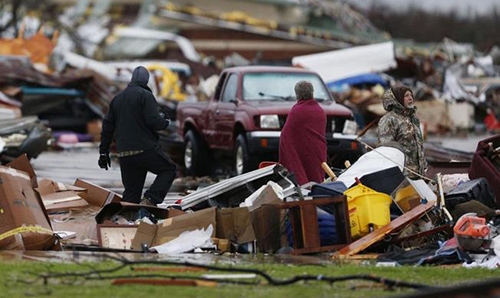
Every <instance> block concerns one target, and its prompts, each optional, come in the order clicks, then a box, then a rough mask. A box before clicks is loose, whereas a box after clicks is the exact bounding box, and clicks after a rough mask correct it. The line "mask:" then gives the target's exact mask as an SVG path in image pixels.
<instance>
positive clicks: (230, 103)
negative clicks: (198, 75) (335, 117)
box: [209, 74, 238, 149]
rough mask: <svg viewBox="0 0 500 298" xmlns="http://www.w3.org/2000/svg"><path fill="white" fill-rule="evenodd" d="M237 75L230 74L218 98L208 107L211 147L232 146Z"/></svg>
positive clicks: (226, 147) (222, 147) (225, 147)
mask: <svg viewBox="0 0 500 298" xmlns="http://www.w3.org/2000/svg"><path fill="white" fill-rule="evenodd" d="M237 81H238V80H237V75H236V74H230V75H229V76H228V77H227V79H226V81H225V84H224V86H223V89H222V91H221V94H220V96H219V100H218V101H216V102H214V105H212V106H211V107H210V108H211V109H213V110H212V111H210V114H211V115H212V117H213V118H212V121H210V122H211V123H210V124H209V125H210V126H212V127H213V128H212V129H211V130H212V131H213V132H214V134H213V135H212V137H213V143H212V145H213V147H215V148H221V149H229V148H232V147H233V142H232V141H233V140H232V138H233V129H234V114H235V109H236V104H235V103H234V100H236V89H237Z"/></svg>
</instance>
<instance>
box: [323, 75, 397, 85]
mask: <svg viewBox="0 0 500 298" xmlns="http://www.w3.org/2000/svg"><path fill="white" fill-rule="evenodd" d="M360 84H371V85H376V84H380V85H382V86H384V87H388V84H387V82H386V80H384V78H383V77H382V76H381V75H379V74H375V73H366V74H362V75H357V76H353V77H349V78H345V79H342V80H338V81H333V82H328V83H327V84H326V85H327V86H328V88H330V89H342V88H343V87H344V85H348V86H354V85H360Z"/></svg>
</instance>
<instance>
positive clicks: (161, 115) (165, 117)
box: [160, 112, 170, 127]
mask: <svg viewBox="0 0 500 298" xmlns="http://www.w3.org/2000/svg"><path fill="white" fill-rule="evenodd" d="M160 117H162V118H163V119H165V120H167V126H166V127H168V126H169V125H170V119H169V118H168V117H167V115H165V113H163V112H160Z"/></svg>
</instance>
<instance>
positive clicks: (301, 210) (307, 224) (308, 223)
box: [280, 196, 351, 254]
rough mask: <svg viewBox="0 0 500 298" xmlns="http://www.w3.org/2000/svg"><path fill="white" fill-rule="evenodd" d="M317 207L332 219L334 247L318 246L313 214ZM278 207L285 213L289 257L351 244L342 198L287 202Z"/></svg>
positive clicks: (343, 198) (345, 207)
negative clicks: (290, 248) (290, 244)
mask: <svg viewBox="0 0 500 298" xmlns="http://www.w3.org/2000/svg"><path fill="white" fill-rule="evenodd" d="M319 206H323V207H326V208H325V209H327V208H328V209H329V210H330V211H331V214H332V215H333V216H334V218H335V228H336V236H337V237H336V238H337V244H334V245H326V246H321V243H320V229H319V226H318V213H317V208H318V207H319ZM280 208H281V209H286V210H288V211H289V213H288V214H289V220H290V225H291V227H292V239H293V241H292V242H293V248H294V250H293V251H292V254H308V253H317V252H326V251H333V250H338V249H340V248H342V247H344V246H346V245H347V244H349V243H350V242H351V227H350V226H349V218H348V210H347V198H346V197H345V196H337V197H332V198H322V199H314V200H304V201H294V202H287V203H283V204H281V205H280Z"/></svg>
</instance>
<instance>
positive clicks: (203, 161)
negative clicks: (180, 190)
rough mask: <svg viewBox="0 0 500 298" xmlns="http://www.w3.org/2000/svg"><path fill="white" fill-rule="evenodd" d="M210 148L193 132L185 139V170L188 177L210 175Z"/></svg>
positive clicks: (187, 134)
mask: <svg viewBox="0 0 500 298" xmlns="http://www.w3.org/2000/svg"><path fill="white" fill-rule="evenodd" d="M208 160H209V159H208V148H207V147H206V146H205V144H204V143H203V140H201V139H200V137H199V136H198V135H197V134H196V133H195V132H194V131H192V130H190V131H188V132H187V133H186V136H185V137H184V168H185V170H186V175H188V176H202V175H205V174H207V173H208V169H209V168H210V166H209V164H208Z"/></svg>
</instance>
